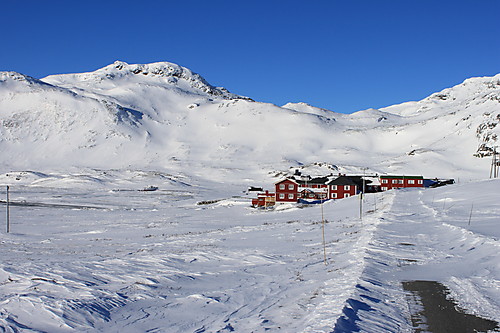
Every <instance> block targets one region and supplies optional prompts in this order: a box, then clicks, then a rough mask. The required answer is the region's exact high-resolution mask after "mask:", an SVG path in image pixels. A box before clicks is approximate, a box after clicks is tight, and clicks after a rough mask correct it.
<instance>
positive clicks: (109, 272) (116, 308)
mask: <svg viewBox="0 0 500 333" xmlns="http://www.w3.org/2000/svg"><path fill="white" fill-rule="evenodd" d="M498 185H499V184H498V182H494V181H490V182H482V183H474V184H465V185H456V186H453V187H449V188H442V189H434V190H420V191H419V190H414V191H390V192H387V193H385V194H377V195H368V196H367V197H366V201H365V205H364V207H365V216H364V218H363V220H360V219H359V216H358V214H359V213H358V207H359V206H358V205H359V200H358V198H356V197H353V198H350V199H344V200H339V201H336V202H332V203H327V204H325V205H324V213H325V217H326V219H327V220H328V222H327V223H326V225H325V227H326V230H325V231H326V240H327V244H326V246H327V247H326V250H327V257H328V264H327V265H325V264H324V262H323V247H322V238H321V227H322V224H321V223H320V222H321V212H320V208H319V207H318V206H316V207H310V208H304V209H298V208H289V209H281V210H275V211H255V210H253V209H251V208H249V207H248V204H249V202H248V200H247V199H238V198H236V199H226V200H222V201H219V202H217V203H214V204H210V205H201V206H200V205H196V200H195V199H194V198H196V197H197V196H198V195H199V193H197V192H196V190H193V189H191V190H190V191H191V193H188V191H187V190H186V192H175V193H182V195H179V196H177V197H175V200H171V199H172V198H173V193H174V192H171V191H170V192H162V191H158V192H153V193H137V192H113V191H111V192H110V191H108V190H106V191H104V190H103V191H100V192H97V193H96V192H95V191H93V192H92V193H90V192H89V191H88V190H86V189H85V188H78V189H68V190H66V191H67V192H64V191H63V193H61V191H60V190H58V191H57V193H56V191H53V190H51V189H46V188H43V189H33V188H25V189H22V190H20V191H18V192H16V191H13V195H12V197H13V200H14V199H16V197H17V199H22V200H26V201H28V202H42V203H44V202H45V203H57V202H60V201H61V200H60V198H61V197H63V198H69V197H71V200H70V199H67V201H68V202H69V201H70V202H71V203H72V204H75V205H89V206H94V205H95V206H99V207H101V206H106V207H107V209H95V210H89V209H74V208H73V209H65V208H61V207H58V208H54V207H50V206H35V207H33V206H28V207H12V211H11V216H12V219H13V221H14V223H13V225H12V230H13V232H12V233H10V234H5V233H2V234H1V242H0V251H1V253H2V259H1V266H0V327H1V328H3V330H4V331H6V332H16V331H21V332H22V331H26V332H29V331H42V332H72V331H106V332H145V331H150V332H230V331H235V332H264V331H283V332H332V331H333V332H352V331H363V332H411V331H412V324H411V320H410V317H411V316H410V308H409V306H408V294H407V293H406V292H405V291H404V290H403V288H402V285H401V283H402V281H408V280H432V281H440V282H442V283H443V284H444V285H446V286H448V287H449V288H450V290H451V293H452V296H453V297H454V298H455V299H456V300H458V301H459V304H460V306H461V307H463V308H465V309H467V310H468V311H469V312H472V313H475V314H478V315H481V316H483V317H487V318H490V319H493V320H496V321H499V320H500V318H499V315H498V314H499V313H500V286H499V281H500V267H499V257H498V253H499V247H500V245H499V240H498V239H499V237H498V236H499V235H498V223H499V222H498V216H500V204H499V203H498V202H496V201H494V200H490V199H488V198H487V195H486V194H487V192H488V191H484V189H485V187H486V188H492V189H494V188H496V187H497V186H498ZM461 188H465V189H467V191H461V190H460V189H461ZM42 190H43V191H42ZM37 191H38V192H37ZM41 192H43V196H42V195H41V194H40V193H41ZM47 193H49V194H50V195H52V197H51V198H52V199H51V200H49V202H47V198H48V196H47ZM65 194H67V196H66V195H65ZM57 196H59V199H58V198H57ZM128 196H129V198H131V199H132V198H133V200H130V201H128V202H127V201H126V199H127V197H128ZM167 196H168V199H167ZM483 196H484V199H483V200H481V198H482V197H483ZM93 198H97V199H93ZM471 200H474V202H475V203H474V206H475V207H476V208H475V209H474V210H473V214H472V220H471V225H469V216H470V214H469V212H470V208H471V205H470V202H471ZM476 200H478V201H476ZM68 202H65V203H68ZM443 206H444V207H443ZM0 209H2V208H0Z"/></svg>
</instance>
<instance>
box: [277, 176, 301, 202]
mask: <svg viewBox="0 0 500 333" xmlns="http://www.w3.org/2000/svg"><path fill="white" fill-rule="evenodd" d="M274 186H275V188H276V202H297V200H298V193H299V182H298V181H297V180H295V179H292V178H286V179H283V180H281V181H279V182H277V183H276V184H275V185H274Z"/></svg>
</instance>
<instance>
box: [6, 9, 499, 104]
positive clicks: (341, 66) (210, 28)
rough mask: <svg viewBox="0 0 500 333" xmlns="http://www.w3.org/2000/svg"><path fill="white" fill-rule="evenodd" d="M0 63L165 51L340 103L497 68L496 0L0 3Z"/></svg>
mask: <svg viewBox="0 0 500 333" xmlns="http://www.w3.org/2000/svg"><path fill="white" fill-rule="evenodd" d="M0 13H1V15H0V18H1V19H0V31H1V32H0V70H13V71H17V72H21V73H23V74H26V75H30V76H33V77H36V78H42V77H44V76H47V75H50V74H61V73H78V72H89V71H93V70H96V69H98V68H101V67H104V66H106V65H108V64H110V63H112V62H114V61H115V60H122V61H125V62H128V63H149V62H156V61H170V62H174V63H177V64H179V65H182V66H185V67H188V68H190V69H191V70H193V71H194V72H197V73H199V74H200V75H202V76H203V77H204V78H205V79H206V80H207V81H208V82H209V83H211V84H212V85H216V86H223V87H225V88H227V89H228V90H230V91H231V92H233V93H236V94H240V95H245V96H249V97H251V98H253V99H255V100H257V101H262V102H270V103H274V104H277V105H283V104H285V103H287V102H306V103H309V104H311V105H314V106H318V107H323V108H326V109H330V110H332V111H336V112H344V113H351V112H354V111H358V110H363V109H367V108H370V107H373V108H380V107H384V106H389V105H393V104H397V103H401V102H405V101H410V100H420V99H422V98H425V97H426V96H428V95H430V94H431V93H433V92H437V91H440V90H442V89H444V88H448V87H451V86H453V85H456V84H459V83H461V82H462V81H463V80H464V79H466V78H469V77H473V76H492V75H495V74H497V73H500V0H468V1H465V0H454V1H451V0H371V1H369V0H344V1H337V0H322V1H319V0H309V1H305V0H301V1H295V0H288V1H285V0H282V1H278V0H252V1H237V0H210V1H208V0H207V1H200V0H184V1H179V0H164V1H150V0H142V1H128V0H121V1H114V0H112V1H106V0H98V1H95V0H86V1H67V0H64V1H62V0H60V1H55V0H54V1H51V0H44V1H41V0H23V1H17V0H4V1H0Z"/></svg>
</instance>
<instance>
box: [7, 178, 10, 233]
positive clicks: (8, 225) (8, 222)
mask: <svg viewBox="0 0 500 333" xmlns="http://www.w3.org/2000/svg"><path fill="white" fill-rule="evenodd" d="M9 232H10V212H9V186H7V233H9Z"/></svg>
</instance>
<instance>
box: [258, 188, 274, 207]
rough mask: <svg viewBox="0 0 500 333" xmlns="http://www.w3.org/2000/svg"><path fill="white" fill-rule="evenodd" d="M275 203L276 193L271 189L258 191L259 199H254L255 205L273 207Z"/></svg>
mask: <svg viewBox="0 0 500 333" xmlns="http://www.w3.org/2000/svg"><path fill="white" fill-rule="evenodd" d="M275 203H276V199H275V195H274V193H270V192H269V191H266V192H263V193H258V194H257V199H252V206H253V207H271V206H274V204H275Z"/></svg>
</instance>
